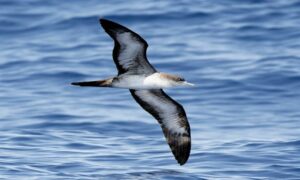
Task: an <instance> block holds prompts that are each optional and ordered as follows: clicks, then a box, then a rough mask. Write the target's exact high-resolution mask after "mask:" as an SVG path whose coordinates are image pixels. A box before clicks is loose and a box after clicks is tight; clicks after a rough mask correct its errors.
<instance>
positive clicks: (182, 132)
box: [130, 89, 191, 165]
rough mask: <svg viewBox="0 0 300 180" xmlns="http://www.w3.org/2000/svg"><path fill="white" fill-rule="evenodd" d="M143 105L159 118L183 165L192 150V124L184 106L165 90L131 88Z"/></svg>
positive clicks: (168, 140)
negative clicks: (190, 124)
mask: <svg viewBox="0 0 300 180" xmlns="http://www.w3.org/2000/svg"><path fill="white" fill-rule="evenodd" d="M130 92H131V94H132V96H133V97H134V99H135V100H136V102H137V103H138V104H140V105H141V107H142V108H143V109H144V110H146V111H147V112H149V113H150V114H151V115H152V116H153V117H154V118H155V119H157V120H158V122H159V124H160V125H161V127H162V130H163V132H164V135H165V137H166V140H167V142H168V144H169V145H170V148H171V150H172V153H173V155H174V156H175V158H176V160H177V162H178V163H179V164H180V165H183V164H184V163H185V162H186V161H187V160H188V158H189V155H190V150H191V134H190V126H189V122H188V120H187V117H186V114H185V111H184V109H183V107H182V106H181V105H180V104H179V103H178V102H176V101H174V100H173V99H172V98H170V97H169V96H168V95H167V94H166V93H165V92H164V91H163V90H161V89H157V90H133V89H131V90H130Z"/></svg>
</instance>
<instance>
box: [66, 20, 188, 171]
mask: <svg viewBox="0 0 300 180" xmlns="http://www.w3.org/2000/svg"><path fill="white" fill-rule="evenodd" d="M100 24H101V25H102V27H103V28H104V30H105V31H106V32H107V33H108V34H109V36H110V37H111V38H112V39H113V40H114V49H113V60H114V62H115V64H116V66H117V69H118V75H117V76H115V77H113V78H108V79H105V80H98V81H85V82H73V83H72V85H78V86H93V87H112V88H126V89H129V90H130V93H131V95H132V96H133V98H134V99H135V100H136V102H137V103H138V104H139V105H140V106H141V107H142V108H143V109H144V110H146V111H147V112H148V113H150V114H151V115H152V116H153V117H154V118H155V119H157V121H158V122H159V124H160V126H161V127H162V130H163V133H164V135H165V137H166V140H167V142H168V144H169V146H170V148H171V150H172V153H173V155H174V156H175V158H176V160H177V162H178V163H179V164H180V165H183V164H184V163H185V162H186V161H187V160H188V158H189V155H190V150H191V133H190V126H189V122H188V120H187V117H186V114H185V111H184V109H183V107H182V105H181V104H179V103H178V102H176V101H175V100H173V99H172V98H171V97H169V96H168V95H167V94H166V93H165V92H164V91H163V90H162V89H163V88H170V87H176V86H191V85H193V84H191V83H188V82H187V81H185V80H184V79H183V78H182V77H179V76H177V75H172V74H167V73H162V72H158V71H156V69H155V68H154V67H153V66H152V65H151V64H150V63H149V62H148V60H147V57H146V50H147V47H148V44H147V42H146V41H145V40H144V39H143V38H142V37H141V36H140V35H138V34H137V33H135V32H133V31H131V30H130V29H128V28H126V27H124V26H122V25H120V24H117V23H115V22H112V21H109V20H106V19H100Z"/></svg>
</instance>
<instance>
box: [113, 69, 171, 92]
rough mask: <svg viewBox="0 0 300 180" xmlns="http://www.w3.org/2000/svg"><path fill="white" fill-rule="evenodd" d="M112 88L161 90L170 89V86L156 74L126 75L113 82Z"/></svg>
mask: <svg viewBox="0 0 300 180" xmlns="http://www.w3.org/2000/svg"><path fill="white" fill-rule="evenodd" d="M112 86H113V87H117V88H126V89H163V88H169V87H172V86H171V84H170V83H169V82H168V81H167V80H164V79H162V78H161V77H160V76H159V74H158V73H154V74H152V75H149V76H142V75H126V76H123V77H119V78H118V79H117V80H115V81H113V84H112Z"/></svg>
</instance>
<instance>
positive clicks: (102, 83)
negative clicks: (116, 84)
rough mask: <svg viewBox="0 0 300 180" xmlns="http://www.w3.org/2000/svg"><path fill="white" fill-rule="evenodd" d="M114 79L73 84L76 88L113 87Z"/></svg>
mask: <svg viewBox="0 0 300 180" xmlns="http://www.w3.org/2000/svg"><path fill="white" fill-rule="evenodd" d="M112 80H113V79H105V80H98V81H83V82H72V83H71V84H72V85H75V86H90V87H111V84H112Z"/></svg>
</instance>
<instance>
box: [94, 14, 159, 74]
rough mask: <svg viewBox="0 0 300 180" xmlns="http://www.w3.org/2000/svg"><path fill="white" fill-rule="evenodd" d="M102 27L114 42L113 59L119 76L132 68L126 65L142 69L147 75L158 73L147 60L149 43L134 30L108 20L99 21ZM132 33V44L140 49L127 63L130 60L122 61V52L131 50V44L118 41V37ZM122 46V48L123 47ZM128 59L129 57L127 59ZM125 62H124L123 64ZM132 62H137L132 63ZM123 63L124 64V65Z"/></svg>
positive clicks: (136, 50)
mask: <svg viewBox="0 0 300 180" xmlns="http://www.w3.org/2000/svg"><path fill="white" fill-rule="evenodd" d="M99 22H100V24H101V26H102V27H103V29H104V30H105V32H106V33H107V34H108V35H109V36H110V37H111V38H112V39H113V40H114V43H115V45H114V49H113V59H114V62H115V64H116V66H117V69H118V71H119V75H120V74H123V73H126V72H127V71H129V69H130V67H129V68H128V67H126V65H125V64H130V65H131V66H133V67H134V68H131V70H132V69H134V70H138V69H140V71H145V72H146V73H154V72H156V70H155V68H154V67H153V66H152V65H151V64H150V63H149V61H148V60H147V55H146V53H147V47H148V44H147V42H146V41H145V40H144V39H143V38H142V37H141V36H140V35H138V34H137V33H135V32H133V31H132V30H130V29H128V28H126V27H124V26H122V25H120V24H118V23H115V22H113V21H110V20H107V19H100V20H99ZM124 33H125V34H126V33H130V35H131V40H132V41H131V43H132V42H134V43H135V44H138V45H139V48H137V49H135V53H134V54H132V55H133V57H131V59H130V61H131V62H126V61H128V59H126V58H125V59H122V58H120V54H121V53H122V51H126V48H129V47H130V46H129V45H130V44H129V43H130V42H124V41H122V42H121V40H118V37H120V36H122V34H124ZM121 46H122V47H121ZM127 58H128V57H127ZM121 61H124V62H121ZM132 61H135V62H134V63H132ZM122 63H123V64H122Z"/></svg>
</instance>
